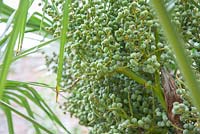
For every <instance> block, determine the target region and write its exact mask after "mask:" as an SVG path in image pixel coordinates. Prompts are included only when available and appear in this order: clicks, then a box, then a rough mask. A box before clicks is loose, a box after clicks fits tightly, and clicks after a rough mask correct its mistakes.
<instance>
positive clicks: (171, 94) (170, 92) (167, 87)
mask: <svg viewBox="0 0 200 134" xmlns="http://www.w3.org/2000/svg"><path fill="white" fill-rule="evenodd" d="M161 77H162V87H163V89H164V96H165V102H166V104H167V116H168V118H169V120H170V121H171V122H172V123H173V124H174V125H176V126H178V127H181V123H180V117H179V115H174V114H173V113H172V108H173V103H174V102H180V103H181V102H182V100H181V98H180V96H179V95H178V94H177V93H176V89H177V86H176V84H175V80H174V78H173V77H172V75H171V74H170V73H169V72H168V71H167V70H166V69H164V68H161Z"/></svg>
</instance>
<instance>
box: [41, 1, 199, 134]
mask: <svg viewBox="0 0 200 134" xmlns="http://www.w3.org/2000/svg"><path fill="white" fill-rule="evenodd" d="M62 3H63V2H62V0H59V1H56V2H55V5H54V7H57V8H58V9H57V10H53V9H54V8H53V6H52V5H51V4H50V5H47V6H46V8H45V9H44V11H45V12H46V13H48V14H49V16H50V17H52V18H53V20H54V24H53V25H52V27H49V28H47V30H49V32H51V33H53V34H54V36H55V37H57V36H59V35H60V22H61V18H62V15H58V14H57V12H59V11H62V8H61V7H62ZM172 6H173V8H172V9H171V11H170V12H171V16H172V18H173V19H172V22H173V23H174V24H175V25H177V30H178V31H180V33H182V35H183V38H184V40H185V41H186V42H187V50H188V54H189V55H190V56H191V57H192V58H193V63H192V66H193V68H195V69H196V71H197V73H199V69H200V68H199V66H200V61H199V57H200V44H199V38H200V36H199V31H200V27H199V26H198V22H199V20H200V11H199V9H198V8H197V7H195V5H193V4H192V3H190V1H189V0H177V1H176V2H175V4H174V5H173V4H172ZM66 37H67V40H68V43H67V44H66V46H65V49H66V50H65V51H66V52H65V54H66V55H65V66H64V71H63V78H62V80H63V83H62V86H63V91H65V92H69V93H70V96H69V98H68V100H67V102H66V103H65V104H64V110H67V111H69V112H70V113H71V114H72V115H73V116H75V117H78V118H79V119H80V124H82V125H85V126H88V127H91V133H92V134H101V133H109V134H114V133H115V134H125V133H127V134H129V133H130V134H132V133H167V132H169V133H173V132H176V130H177V129H178V130H180V131H181V132H183V133H184V134H186V133H194V134H196V133H200V128H199V120H198V118H197V117H198V116H199V113H198V112H197V111H196V108H195V107H193V105H192V104H191V102H190V101H191V98H190V97H189V91H188V90H187V89H186V87H185V85H184V82H182V81H183V80H182V77H181V76H180V74H179V73H178V72H179V71H177V66H176V63H175V61H174V57H173V54H172V53H171V51H170V48H169V47H168V45H167V43H168V42H167V41H166V39H165V38H164V36H163V34H162V29H161V27H160V25H159V23H158V21H157V19H156V15H155V13H154V12H153V10H152V8H151V6H150V4H149V3H148V1H146V0H81V1H80V0H74V1H73V2H72V6H71V13H70V24H69V32H68V33H67V36H66ZM56 64H57V57H56V54H55V55H54V56H53V57H52V58H49V57H47V65H48V66H49V67H50V68H51V69H53V70H54V71H56V70H57V68H56ZM161 67H164V68H167V69H168V70H171V72H173V73H174V75H175V76H176V77H175V79H176V84H177V86H178V89H177V90H176V92H177V94H178V95H180V97H181V99H182V102H174V104H173V108H172V111H171V112H172V113H173V114H175V115H179V116H180V124H181V125H179V126H178V125H176V124H173V122H171V121H170V120H169V118H168V115H167V113H166V107H165V102H163V101H164V95H163V91H162V88H161V79H160V70H161Z"/></svg>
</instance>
